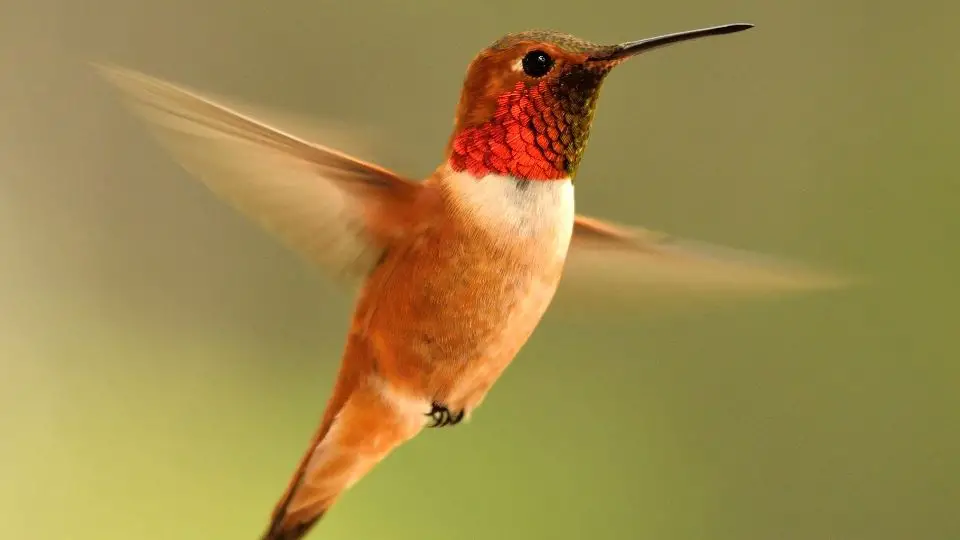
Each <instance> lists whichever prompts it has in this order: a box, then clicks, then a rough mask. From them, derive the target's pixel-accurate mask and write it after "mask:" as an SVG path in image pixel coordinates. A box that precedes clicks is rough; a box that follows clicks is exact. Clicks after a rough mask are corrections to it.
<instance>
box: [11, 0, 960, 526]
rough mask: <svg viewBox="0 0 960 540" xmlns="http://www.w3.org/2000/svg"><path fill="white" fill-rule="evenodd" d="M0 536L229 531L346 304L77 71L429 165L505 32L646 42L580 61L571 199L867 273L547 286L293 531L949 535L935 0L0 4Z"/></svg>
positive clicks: (949, 185) (256, 518)
mask: <svg viewBox="0 0 960 540" xmlns="http://www.w3.org/2000/svg"><path fill="white" fill-rule="evenodd" d="M3 12H4V14H3V16H2V19H3V20H2V22H0V27H2V28H0V29H2V32H0V45H2V46H0V67H2V70H0V538H29V539H38V540H45V539H59V538H64V539H66V538H69V539H78V540H86V539H90V540H93V539H96V540H109V539H129V538H138V539H141V540H160V539H176V540H189V539H197V540H201V539H202V540H209V539H220V538H223V539H236V538H255V537H257V535H258V534H259V533H260V532H261V531H262V528H263V527H264V525H265V522H266V518H267V517H268V514H269V512H270V510H271V508H272V505H273V503H274V502H275V499H276V497H277V496H278V495H279V494H280V492H281V490H282V489H283V488H284V487H285V485H286V482H287V476H288V475H289V474H290V473H291V471H292V468H293V466H294V465H295V463H296V461H297V460H298V458H299V457H300V455H301V452H302V451H303V449H304V445H305V443H306V442H307V440H308V438H309V436H310V434H311V433H312V430H313V429H314V425H315V422H316V421H317V419H318V417H319V415H320V412H321V408H322V406H323V404H324V402H325V400H326V398H327V395H328V391H329V388H330V386H331V384H332V378H333V375H334V373H335V370H336V368H337V364H338V360H339V355H340V352H341V347H342V344H343V333H344V331H345V329H346V326H347V322H348V315H349V309H350V303H351V297H350V295H349V294H348V293H347V292H346V291H343V290H341V289H339V288H338V287H336V286H334V285H333V284H331V283H329V282H328V281H326V280H325V279H324V278H322V277H321V276H318V275H317V274H316V273H315V272H314V271H313V270H312V269H311V268H310V267H309V266H308V265H307V264H305V263H303V262H302V261H301V260H300V259H299V258H297V257H296V256H295V255H293V254H292V253H290V252H288V251H287V250H286V249H285V248H283V247H282V246H280V245H279V244H278V243H277V242H275V241H274V240H273V239H272V238H271V237H269V236H267V235H266V234H264V233H262V232H261V231H260V230H259V229H257V228H256V227H255V226H253V225H251V224H249V223H248V222H247V221H245V220H244V219H243V218H242V217H240V216H239V215H238V214H236V213H234V212H233V211H232V210H231V209H229V208H228V207H227V206H225V205H224V204H222V203H220V202H219V201H218V200H216V199H214V198H213V197H212V196H210V195H209V194H208V193H207V191H206V190H205V188H203V187H202V186H201V185H200V184H198V183H197V182H195V181H194V180H193V179H191V178H190V177H189V176H187V174H186V173H184V172H183V171H182V170H181V169H180V168H179V166H178V165H177V164H176V163H175V162H174V161H173V160H172V159H170V157H169V156H168V154H166V153H165V152H164V150H163V149H162V148H161V147H160V146H159V145H157V144H156V143H155V142H154V140H153V139H152V138H151V137H150V136H149V135H148V133H147V131H146V130H145V129H144V128H143V126H142V124H140V123H139V121H138V120H136V119H135V118H133V117H132V116H130V115H129V114H127V112H126V110H125V109H123V108H122V107H121V106H120V103H119V101H118V96H117V94H116V93H115V92H114V91H113V90H112V89H111V88H109V87H107V86H106V85H105V84H104V83H103V81H101V80H99V79H98V78H97V77H96V76H95V75H94V74H93V73H92V72H91V71H90V69H89V68H88V66H87V64H86V62H87V61H88V60H91V59H99V60H107V61H111V62H116V63H119V64H121V65H126V66H129V67H133V68H136V69H139V70H142V71H145V72H147V73H151V74H154V75H158V76H160V77H164V78H169V79H172V80H174V81H178V82H181V83H184V84H187V85H189V86H193V87H196V88H200V89H205V90H208V91H211V92H213V93H216V94H224V95H228V96H233V97H236V98H239V99H241V100H244V101H247V102H251V103H259V104H263V105H266V106H269V107H271V108H274V109H280V110H285V111H291V112H295V113H303V114H306V115H308V116H310V117H315V118H318V119H321V120H322V119H327V120H330V121H333V122H336V123H339V124H341V125H343V126H347V127H346V129H347V130H348V133H349V134H350V136H351V137H353V136H356V139H357V140H360V141H367V142H368V144H366V145H360V146H361V148H358V149H355V148H352V147H348V148H346V149H347V150H359V151H360V152H361V155H362V157H364V158H367V159H372V160H374V161H377V162H379V163H381V164H383V165H386V166H389V167H393V168H396V169H398V170H400V171H402V172H404V173H406V174H409V175H413V176H423V175H425V174H427V173H428V172H429V171H430V170H432V169H433V167H434V166H435V165H436V164H437V163H438V160H439V159H440V158H441V156H442V151H443V146H444V144H445V143H446V138H447V136H448V132H449V129H450V127H451V121H452V116H453V109H454V106H455V103H456V99H457V95H458V91H459V85H460V83H461V80H462V76H463V74H464V70H465V68H466V65H467V63H468V62H469V60H470V59H471V58H472V57H473V55H474V54H475V53H476V52H477V51H478V50H479V49H480V48H482V47H484V46H486V45H487V44H489V43H490V42H492V41H493V40H494V39H496V38H497V37H499V36H500V35H501V34H503V33H506V32H508V31H516V30H522V29H526V28H532V27H547V28H554V29H558V30H563V31H567V32H571V33H575V34H578V35H581V36H583V37H586V38H588V39H592V40H595V41H604V42H606V41H610V42H614V41H624V40H629V39H637V38H640V37H647V36H650V35H655V34H659V33H665V32H672V31H677V30H683V29H688V28H695V27H701V26H707V25H711V24H720V23H727V22H737V21H749V22H753V23H755V24H756V25H757V28H755V29H754V30H751V31H749V32H746V33H743V34H738V35H736V36H728V37H723V38H712V39H709V40H704V41H700V42H694V43H689V44H685V45H681V46H678V47H674V48H670V49H665V50H662V51H657V52H655V53H652V54H649V55H647V56H645V57H642V58H638V59H635V60H633V61H631V62H630V63H629V64H627V65H625V66H624V67H622V68H619V69H618V70H617V72H616V73H614V74H613V75H612V76H611V77H610V79H609V80H608V81H607V83H606V85H605V87H604V92H603V97H602V98H601V101H600V107H599V110H598V114H597V118H596V124H595V128H594V132H593V136H592V138H591V141H590V148H589V150H588V152H587V154H586V158H585V160H584V162H583V165H582V168H581V172H580V175H579V177H578V197H579V198H578V205H579V209H580V210H581V211H583V212H587V213H591V214H600V215H603V216H606V217H609V218H611V219H615V220H617V221H622V222H627V223H633V224H638V225H646V226H650V227H654V228H657V229H661V230H666V231H669V232H672V233H675V234H679V235H683V236H687V237H693V238H698V239H702V240H707V241H711V242H716V243H721V244H725V245H731V246H735V247H740V248H747V249H751V250H756V251H761V252H766V253H771V254H774V255H779V256H782V257H786V258H789V259H794V260H799V261H804V262H808V263H812V264H815V265H819V266H822V267H826V268H832V269H837V270H840V271H843V272H850V273H852V274H854V275H866V276H868V277H869V282H868V284H867V285H866V286H863V287H860V288H856V289H852V290H849V291H843V292H839V293H828V294H814V295H807V296H802V297H796V298H789V299H783V300H777V301H760V302H757V301H751V302H742V303H740V302H737V303H728V304H723V305H713V306H710V307H709V308H704V309H697V308H696V307H695V306H687V307H686V308H685V309H680V310H675V311H670V312H669V313H658V312H657V310H654V309H640V310H637V311H636V312H635V313H634V312H622V311H621V312H617V313H612V312H611V313H609V314H606V315H605V314H604V313H603V312H600V313H596V312H591V313H589V314H587V313H584V312H581V311H580V310H578V309H577V305H576V303H575V302H569V301H567V302H565V301H563V300H562V299H558V307H557V310H556V311H554V312H552V313H551V314H549V315H548V317H547V319H546V320H545V322H544V324H543V326H542V327H541V328H540V330H538V332H537V333H536V334H535V336H534V338H533V339H532V341H531V342H530V343H529V345H528V346H527V347H526V348H525V349H524V350H523V351H522V353H521V355H520V357H519V358H518V359H517V361H516V362H515V363H514V365H513V366H512V367H511V368H510V369H509V370H508V371H507V373H506V375H505V376H504V378H503V379H502V380H501V382H500V383H499V384H498V385H497V386H496V388H495V389H494V391H493V393H492V394H491V395H490V397H489V399H487V401H486V402H485V404H484V406H483V407H482V408H481V409H480V410H479V411H477V413H476V415H475V417H474V419H473V420H472V422H471V423H470V424H469V425H467V426H465V427H464V426H460V427H459V428H456V429H450V430H441V431H437V432H433V431H428V432H426V433H425V434H424V435H423V436H421V437H420V438H418V439H417V440H415V441H413V442H412V443H410V444H409V445H407V446H405V447H403V448H402V449H400V450H399V451H397V452H396V453H395V454H393V455H392V456H391V457H390V458H388V459H387V460H386V461H385V462H384V463H382V464H381V465H380V466H379V467H377V468H376V469H375V470H374V472H373V473H372V474H371V475H369V476H368V477H367V478H366V479H364V480H363V481H362V482H360V483H359V484H357V486H356V487H355V488H354V489H352V490H351V491H350V492H349V493H348V494H347V495H346V496H345V497H344V498H343V499H342V500H341V501H340V503H339V504H338V505H337V506H336V507H335V509H334V510H333V511H332V512H330V514H329V515H328V516H327V518H326V519H324V521H323V522H322V523H321V524H320V525H319V526H318V528H317V529H316V532H315V533H314V534H313V535H312V536H314V537H316V538H328V539H335V538H343V539H346V538H354V539H356V538H363V539H373V538H384V539H387V538H389V539H393V540H400V539H405V538H409V539H424V538H467V537H470V538H473V537H477V538H516V539H530V538H551V539H575V538H596V539H601V538H604V539H611V540H620V539H628V538H656V539H660V540H668V539H669V540H692V539H711V540H773V539H777V540H790V539H797V540H801V539H802V540H810V539H818V540H820V539H828V538H829V539H838V540H867V539H869V540H885V539H890V540H906V539H911V540H921V539H922V540H950V539H956V538H960V517H958V515H957V505H958V502H960V487H958V486H960V459H958V453H960V430H958V426H960V422H958V414H957V411H958V407H960V397H958V395H957V393H956V389H957V386H958V383H960V370H958V368H957V362H956V361H957V356H958V353H960V345H958V344H957V338H956V337H955V335H954V332H955V331H956V330H957V326H958V322H960V316H958V311H957V307H956V306H957V301H958V300H960V298H958V296H960V295H958V291H960V287H958V286H957V284H956V281H957V276H958V275H960V255H958V251H957V247H956V245H955V237H956V234H957V232H958V231H960V227H958V225H960V218H958V217H957V212H956V206H957V202H956V201H957V196H958V195H960V184H958V179H957V178H958V177H957V174H958V173H957V171H958V165H960V163H958V158H957V157H956V155H957V154H956V153H955V152H956V150H957V141H958V140H960V138H958V135H960V133H958V130H960V128H958V125H960V124H958V120H960V115H958V112H960V105H958V104H960V101H958V100H957V96H958V95H960V71H958V70H957V67H958V65H960V36H958V34H957V33H956V32H955V26H956V24H955V22H956V21H957V20H958V18H960V7H957V6H956V5H953V4H950V3H946V2H944V3H939V4H937V3H934V2H922V1H920V2H912V3H903V2H898V3H895V2H864V1H853V2H828V1H825V0H815V1H804V2H801V1H796V0H790V1H783V2H765V1H760V0H740V1H729V2H708V1H705V0H693V1H691V2H681V3H676V2H674V3H671V2H626V1H622V0H617V1H614V0H609V1H605V0H600V1H592V2H576V1H572V0H553V1H551V2H520V1H516V0H509V1H498V0H494V1H488V2H482V3H476V2H475V3H453V2H440V1H433V0H418V1H416V2H413V1H409V2H392V1H382V2H348V3H340V2H331V1H312V2H306V1H295V2H274V3H269V2H256V1H252V0H229V1H228V0H211V1H207V2H189V1H187V0H165V1H158V0H133V1H128V0H125V1H119V0H90V1H87V2H77V1H73V0H51V1H47V2H34V3H29V2H26V1H25V0H20V1H19V2H16V3H14V4H11V3H10V0H8V1H7V4H6V5H5V9H4V10H3Z"/></svg>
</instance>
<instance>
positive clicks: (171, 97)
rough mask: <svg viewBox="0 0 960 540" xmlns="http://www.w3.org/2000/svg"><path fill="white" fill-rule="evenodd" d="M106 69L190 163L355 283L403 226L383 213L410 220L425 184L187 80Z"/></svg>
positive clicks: (227, 195) (210, 183)
mask: <svg viewBox="0 0 960 540" xmlns="http://www.w3.org/2000/svg"><path fill="white" fill-rule="evenodd" d="M96 67H97V68H98V69H99V71H100V73H101V74H102V75H103V76H104V77H105V78H106V79H107V80H108V81H110V82H112V83H113V84H114V85H115V86H116V87H118V88H119V89H120V90H121V91H122V92H123V95H124V96H125V97H126V98H127V100H128V102H129V104H130V105H131V107H132V109H133V110H134V112H136V113H137V114H138V115H139V116H140V117H141V118H143V119H144V120H146V121H147V124H148V125H149V126H150V127H151V128H152V131H153V132H154V133H155V134H156V135H157V137H158V138H159V139H160V141H161V143H163V144H164V145H165V146H166V147H167V148H168V150H170V151H171V152H172V153H173V155H174V157H175V158H176V159H177V160H178V161H179V162H180V163H181V165H182V166H183V167H184V168H185V169H187V170H188V171H189V172H191V173H193V174H194V175H196V176H197V177H198V178H199V179H200V180H201V181H202V182H203V183H204V184H205V185H206V186H207V187H208V188H209V189H210V190H211V191H213V192H214V193H216V194H217V195H218V196H220V197H221V198H223V199H224V200H226V201H227V202H228V203H230V204H231V205H233V206H234V207H235V208H236V209H237V210H239V211H240V212H241V213H242V214H244V215H246V216H247V217H248V218H251V219H253V220H254V221H255V222H258V223H259V224H260V225H261V226H263V227H264V228H265V229H267V230H268V231H270V232H272V233H273V234H275V235H276V236H278V237H279V238H280V239H281V240H283V241H284V242H285V243H286V244H287V245H288V246H289V247H291V248H292V249H294V250H295V251H297V252H299V253H300V254H302V255H304V256H306V258H307V259H309V260H311V261H312V262H314V263H317V264H318V265H319V266H320V267H321V268H323V269H325V270H328V271H329V272H330V273H331V274H333V275H334V276H336V277H340V278H343V279H344V280H345V281H346V280H350V279H351V278H355V277H357V276H360V275H363V274H364V273H365V272H366V271H367V270H368V269H369V268H370V267H371V266H372V265H373V264H375V262H376V261H377V260H378V259H379V258H380V256H381V252H382V250H383V248H384V246H385V245H386V243H387V242H388V241H389V236H390V231H391V230H395V229H396V227H395V226H396V225H397V223H385V222H383V220H384V219H387V218H390V219H395V220H398V221H400V220H403V219H404V218H405V217H406V214H407V213H406V212H404V209H406V208H408V207H409V206H411V203H412V202H413V201H414V200H415V199H416V197H417V196H418V195H419V193H420V191H421V190H422V187H421V185H420V184H419V183H415V182H412V181H410V180H408V179H405V178H401V177H400V176H398V175H396V174H394V173H392V172H390V171H388V170H386V169H383V168H380V167H378V166H376V165H373V164H370V163H365V162H363V161H360V160H358V159H355V158H353V157H350V156H348V155H346V154H343V153H341V152H338V151H336V150H333V149H331V148H328V147H325V146H321V145H318V144H314V143H312V142H308V141H306V140H304V139H301V138H298V137H296V136H294V135H292V134H289V133H286V132H284V131H281V130H280V129H278V128H276V127H272V126H269V125H267V124H265V123H263V122H261V121H258V120H256V119H254V118H252V117H249V116H246V115H244V114H242V113H240V112H238V111H236V110H233V109H231V108H228V107H227V106H225V105H223V104H221V103H218V102H215V101H213V100H212V99H208V98H206V97H203V96H201V95H200V94H198V93H196V92H193V91H191V90H187V89H186V88H183V87H180V86H177V85H174V84H172V83H169V82H166V81H162V80H160V79H156V78H154V77H150V76H148V75H145V74H142V73H139V72H136V71H132V70H128V69H125V68H120V67H116V66H110V65H102V64H101V65H97V66H96ZM387 208H389V209H390V210H391V211H384V210H386V209H387Z"/></svg>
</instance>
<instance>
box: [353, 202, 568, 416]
mask: <svg viewBox="0 0 960 540" xmlns="http://www.w3.org/2000/svg"><path fill="white" fill-rule="evenodd" d="M563 259H564V253H563V252H562V251H558V250H557V248H556V242H554V241H552V240H551V239H549V238H546V239H545V238H537V239H532V238H526V239H518V238H500V237H496V236H494V235H491V234H489V233H488V232H486V231H483V230H481V229H479V228H476V227H471V226H470V225H469V223H465V222H463V221H457V220H455V219H448V220H445V221H444V222H443V223H441V224H437V226H435V227H431V228H429V229H428V230H426V231H425V232H423V233H422V234H420V235H418V236H416V237H415V238H413V239H411V240H410V241H408V242H406V243H404V244H403V245H400V246H397V247H395V248H394V249H393V250H392V251H391V252H390V253H388V254H387V255H386V257H385V259H384V261H383V262H382V264H381V265H380V266H379V267H378V268H377V269H376V270H375V271H374V272H373V273H372V274H371V276H370V277H369V279H368V281H367V283H366V285H365V287H364V290H363V292H362V294H361V296H360V299H359V302H358V305H357V311H356V314H355V319H354V335H357V334H359V335H362V336H363V337H364V339H365V340H367V341H368V343H369V346H370V348H371V350H372V351H373V354H374V355H375V358H374V359H373V361H374V363H375V369H376V370H377V373H378V374H380V375H381V376H382V377H383V378H384V379H385V380H386V381H389V383H390V384H391V385H393V386H394V387H395V388H396V389H397V390H399V391H401V392H403V393H405V394H408V395H410V396H411V397H418V398H423V399H425V400H428V401H437V402H440V403H443V404H444V405H446V406H447V407H448V408H449V409H450V410H452V411H457V410H465V411H468V412H469V411H470V410H472V409H474V408H475V407H477V406H478V405H479V404H480V402H481V401H482V400H483V398H484V396H485V395H486V393H487V391H488V390H489V389H490V387H491V386H492V385H493V383H494V382H495V381H496V380H497V379H498V378H499V376H500V375H501V373H502V372H503V370H504V369H505V368H506V367H507V365H509V363H510V362H511V361H512V360H513V358H514V357H515V356H516V354H517V352H518V351H519V350H520V348H521V347H522V346H523V344H524V343H525V342H526V341H527V339H528V338H529V337H530V335H531V333H532V332H533V330H534V329H535V328H536V326H537V324H538V323H539V322H540V319H541V317H542V316H543V314H544V312H545V311H546V309H547V307H548V305H549V304H550V301H551V300H552V298H553V295H554V292H555V291H556V288H557V285H558V283H559V280H560V276H561V272H562V267H563Z"/></svg>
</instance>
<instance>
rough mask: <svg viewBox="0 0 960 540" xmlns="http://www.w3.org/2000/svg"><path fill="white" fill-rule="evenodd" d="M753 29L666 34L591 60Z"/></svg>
mask: <svg viewBox="0 0 960 540" xmlns="http://www.w3.org/2000/svg"><path fill="white" fill-rule="evenodd" d="M750 28H753V25H752V24H749V23H734V24H724V25H722V26H711V27H710V28H700V29H699V30H688V31H686V32H677V33H675V34H666V35H664V36H657V37H652V38H647V39H641V40H638V41H628V42H627V43H621V44H620V45H616V46H614V47H612V50H611V52H608V53H605V54H601V55H598V56H594V57H591V58H590V60H601V61H607V62H610V61H614V60H623V59H626V58H629V57H631V56H634V55H636V54H640V53H642V52H647V51H652V50H653V49H659V48H660V47H665V46H667V45H673V44H674V43H680V42H681V41H687V40H690V39H697V38H702V37H707V36H720V35H723V34H733V33H736V32H742V31H744V30H748V29H750Z"/></svg>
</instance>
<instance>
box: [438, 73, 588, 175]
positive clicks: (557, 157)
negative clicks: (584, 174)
mask: <svg viewBox="0 0 960 540" xmlns="http://www.w3.org/2000/svg"><path fill="white" fill-rule="evenodd" d="M604 74H605V73H594V72H586V70H583V71H578V72H577V73H575V74H574V73H571V74H570V75H576V77H567V78H566V79H565V78H560V79H559V80H558V79H551V80H543V81H540V82H539V83H538V84H535V85H531V86H527V85H525V84H524V83H522V82H518V83H517V85H516V86H515V87H514V88H513V90H512V91H510V92H505V93H503V94H501V95H500V96H498V97H497V107H496V110H495V112H494V114H493V117H492V118H491V119H490V120H489V121H487V122H486V123H484V124H481V125H478V126H473V127H469V128H466V129H463V130H462V131H460V132H459V133H458V134H457V135H456V136H455V137H454V139H453V141H452V144H451V149H450V158H449V160H450V166H451V167H452V168H453V169H454V170H455V171H458V172H460V171H469V172H470V174H472V175H473V176H476V177H477V178H482V177H484V176H486V175H488V174H500V175H510V176H513V177H514V178H521V179H525V180H559V179H563V178H571V177H573V175H574V174H575V172H576V169H577V166H578V165H579V163H580V157H581V155H582V154H583V150H584V148H585V147H586V142H587V137H588V135H589V131H590V123H591V122H592V120H593V112H594V105H595V102H596V94H597V90H598V89H599V86H600V80H601V79H602V78H603V75H604ZM585 75H586V77H584V76H585ZM588 79H589V80H588Z"/></svg>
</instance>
